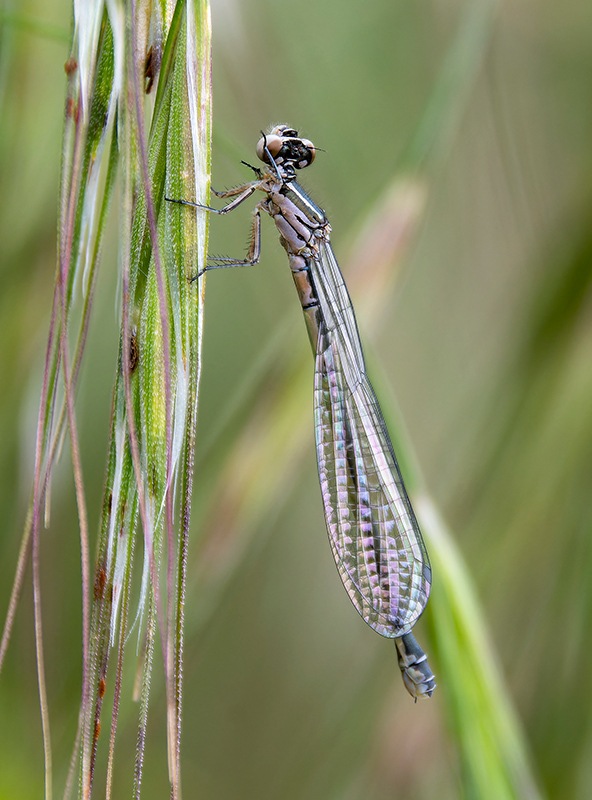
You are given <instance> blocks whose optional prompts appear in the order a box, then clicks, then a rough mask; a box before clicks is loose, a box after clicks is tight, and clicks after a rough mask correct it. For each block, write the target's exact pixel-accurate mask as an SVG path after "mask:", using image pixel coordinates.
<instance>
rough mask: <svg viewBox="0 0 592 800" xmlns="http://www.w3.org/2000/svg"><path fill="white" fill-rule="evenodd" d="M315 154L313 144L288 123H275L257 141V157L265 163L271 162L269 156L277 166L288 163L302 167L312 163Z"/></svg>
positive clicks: (297, 167)
mask: <svg viewBox="0 0 592 800" xmlns="http://www.w3.org/2000/svg"><path fill="white" fill-rule="evenodd" d="M315 155H316V149H315V146H314V144H313V143H312V142H311V141H309V140H308V139H303V138H302V137H301V136H298V131H296V130H294V128H290V126H289V125H276V126H275V127H273V128H272V129H271V130H270V132H269V133H264V134H263V136H262V137H261V138H260V139H259V141H258V142H257V157H258V158H259V159H260V160H261V161H263V162H265V163H266V164H271V160H270V157H271V159H273V161H274V162H275V163H276V164H277V165H278V166H279V165H280V164H286V165H288V164H289V165H291V166H292V167H294V168H295V169H304V167H308V165H309V164H312V162H313V161H314V157H315Z"/></svg>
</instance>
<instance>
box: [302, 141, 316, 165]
mask: <svg viewBox="0 0 592 800" xmlns="http://www.w3.org/2000/svg"><path fill="white" fill-rule="evenodd" d="M300 143H301V145H302V147H303V149H304V150H306V156H305V157H304V158H302V159H300V161H299V163H298V167H299V169H304V167H308V166H309V165H310V164H312V162H313V161H314V160H315V156H316V154H317V151H316V149H315V146H314V144H313V143H312V142H311V141H310V139H301V140H300Z"/></svg>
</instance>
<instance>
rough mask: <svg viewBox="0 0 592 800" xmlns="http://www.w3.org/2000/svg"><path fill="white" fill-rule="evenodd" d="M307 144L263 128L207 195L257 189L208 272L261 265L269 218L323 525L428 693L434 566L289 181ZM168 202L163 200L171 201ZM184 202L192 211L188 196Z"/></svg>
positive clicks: (330, 266)
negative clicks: (300, 371)
mask: <svg viewBox="0 0 592 800" xmlns="http://www.w3.org/2000/svg"><path fill="white" fill-rule="evenodd" d="M315 154H316V150H315V147H314V145H313V143H312V142H310V141H309V140H308V139H303V138H302V137H300V136H299V135H298V132H297V131H295V130H294V129H293V128H290V127H289V126H288V125H277V126H276V127H274V128H273V129H272V130H271V131H270V132H269V133H268V134H262V137H261V139H260V140H259V143H258V145H257V156H258V157H259V159H260V160H261V161H263V162H264V164H265V165H266V167H265V169H264V170H260V169H258V168H257V167H251V165H250V164H246V162H243V163H245V164H246V166H249V167H250V168H251V169H252V170H253V171H254V172H255V175H256V179H255V180H254V181H251V182H249V183H246V184H243V185H242V186H237V187H235V188H233V189H229V190H227V191H225V192H215V194H216V195H217V196H218V197H222V198H234V199H232V200H231V201H230V202H229V203H228V205H226V206H224V207H223V208H221V209H214V208H210V207H209V206H208V207H206V208H207V210H208V211H213V212H215V213H217V214H227V213H228V212H230V211H233V210H234V209H235V208H237V206H239V205H240V204H241V203H243V202H244V201H245V200H246V199H247V198H249V197H250V196H251V195H252V194H253V193H254V192H256V191H261V192H263V193H264V194H265V197H264V199H263V200H261V201H260V202H259V203H258V204H257V205H256V207H255V209H254V212H253V222H252V235H251V244H250V247H249V251H248V253H247V256H246V258H245V259H243V260H240V261H235V260H232V259H224V258H222V259H214V261H213V262H212V264H211V265H208V267H207V269H211V268H221V267H238V266H250V265H253V264H256V263H257V262H258V261H259V255H260V251H261V212H262V211H265V212H266V213H267V214H269V215H270V216H271V218H272V219H273V221H274V222H275V224H276V226H277V229H278V231H279V234H280V242H281V243H282V245H283V247H284V249H285V251H286V253H287V254H288V260H289V263H290V269H291V270H292V277H293V278H294V283H295V284H296V289H297V291H298V295H299V297H300V302H301V304H302V310H303V312H304V318H305V321H306V326H307V329H308V335H309V338H310V341H311V344H312V348H313V351H314V354H315V376H314V418H315V434H316V445H317V462H318V468H319V478H320V482H321V492H322V496H323V504H324V508H325V521H326V523H327V531H328V533H329V542H330V544H331V550H332V551H333V557H334V559H335V563H336V565H337V569H338V571H339V574H340V576H341V580H342V581H343V585H344V586H345V588H346V590H347V593H348V595H349V597H350V599H351V601H352V603H353V604H354V606H355V607H356V609H357V611H358V613H359V614H360V616H361V617H362V619H363V620H364V621H365V622H366V623H368V625H370V627H371V628H373V629H374V630H375V631H377V633H379V634H380V635H381V636H385V637H387V638H391V639H394V640H395V645H396V647H397V655H398V661H399V667H400V669H401V672H402V675H403V680H404V683H405V686H406V687H407V690H408V692H409V693H410V694H411V695H412V697H414V698H415V699H417V698H418V697H431V695H432V693H433V691H434V689H435V687H436V682H435V679H434V675H433V674H432V671H431V669H430V667H429V664H428V661H427V658H426V655H425V653H424V652H423V651H422V649H421V647H420V646H419V644H418V643H417V641H416V639H415V637H414V636H413V634H412V633H411V629H412V628H413V626H414V625H415V623H416V622H417V620H418V619H419V617H420V615H421V613H422V611H423V610H424V608H425V606H426V603H427V601H428V596H429V592H430V586H431V568H430V562H429V558H428V554H427V551H426V548H425V545H424V543H423V539H422V537H421V532H420V529H419V525H418V523H417V520H416V518H415V514H414V512H413V508H412V506H411V503H410V501H409V497H408V495H407V491H406V489H405V485H404V483H403V478H402V476H401V472H400V470H399V466H398V464H397V459H396V457H395V453H394V450H393V446H392V443H391V440H390V437H389V435H388V431H387V428H386V424H385V421H384V418H383V415H382V413H381V410H380V406H379V404H378V400H377V399H376V395H375V394H374V390H373V388H372V385H371V384H370V381H369V380H368V377H367V375H366V365H365V363H364V356H363V354H362V345H361V342H360V335H359V333H358V326H357V323H356V318H355V316H354V310H353V307H352V303H351V300H350V297H349V293H348V291H347V288H346V286H345V283H344V281H343V277H342V275H341V271H340V269H339V266H338V264H337V260H336V259H335V256H334V254H333V250H332V248H331V243H330V235H331V226H330V225H329V222H328V220H327V217H326V216H325V213H324V211H323V210H322V209H321V208H320V207H319V206H317V205H316V203H314V202H313V201H312V200H311V199H310V197H308V195H307V194H306V193H305V192H304V190H303V189H302V187H301V186H299V184H298V183H297V182H296V170H297V169H303V168H304V167H308V166H309V165H310V164H311V163H312V161H313V160H314V157H315ZM167 199H169V198H167ZM173 202H177V203H181V204H182V205H189V206H194V207H195V206H197V207H198V208H204V206H200V205H198V204H196V203H193V202H190V201H187V200H175V201H173Z"/></svg>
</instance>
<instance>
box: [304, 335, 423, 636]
mask: <svg viewBox="0 0 592 800" xmlns="http://www.w3.org/2000/svg"><path fill="white" fill-rule="evenodd" d="M339 330H340V326H339V325H337V327H336V328H335V329H334V330H333V331H328V330H326V329H325V328H324V326H322V327H321V330H320V332H319V339H318V346H317V354H316V368H315V385H314V409H315V434H316V443H317V458H318V466H319V477H320V482H321V492H322V496H323V504H324V508H325V518H326V523H327V530H328V534H329V540H330V543H331V549H332V551H333V557H334V558H335V563H336V564H337V569H338V570H339V574H340V576H341V579H342V581H343V584H344V586H345V588H346V590H347V593H348V594H349V596H350V599H351V601H352V603H353V604H354V606H355V607H356V609H357V611H358V613H359V614H360V615H361V617H362V618H363V619H364V621H365V622H367V623H368V625H370V627H372V628H373V629H374V630H375V631H377V633H380V634H381V635H382V636H387V637H389V638H395V637H399V636H403V635H404V634H406V633H409V631H410V630H411V628H412V627H413V625H414V624H415V622H416V621H417V619H418V618H419V616H420V614H421V613H422V611H423V610H424V608H425V606H426V603H427V600H428V596H429V591H430V583H431V570H430V565H429V559H428V555H427V552H426V549H425V546H424V544H423V541H422V538H421V534H420V531H419V527H418V524H417V522H416V519H415V515H414V513H413V509H412V508H411V504H410V502H409V499H408V497H407V493H406V491H405V487H404V485H403V480H402V478H401V474H400V472H399V468H398V465H397V462H396V459H395V456H394V454H393V449H392V445H391V442H390V439H389V437H388V434H387V433H386V430H385V428H384V424H383V421H382V415H381V413H380V409H379V406H378V402H377V400H376V397H375V395H374V391H373V389H372V386H371V385H370V382H369V381H368V378H367V377H366V375H365V373H364V372H363V371H359V370H358V372H357V375H356V377H355V380H354V381H353V384H354V386H353V390H352V388H351V387H350V386H349V385H348V381H347V380H346V377H345V376H346V375H347V374H348V373H349V374H350V375H351V374H352V371H353V365H352V364H351V363H350V364H349V365H346V364H344V360H343V357H342V351H341V348H340V346H337V345H336V342H338V341H339V336H338V335H337V333H338V331H339ZM358 344H359V343H358ZM353 349H354V350H355V349H356V348H355V346H354V348H353ZM362 363H363V362H362Z"/></svg>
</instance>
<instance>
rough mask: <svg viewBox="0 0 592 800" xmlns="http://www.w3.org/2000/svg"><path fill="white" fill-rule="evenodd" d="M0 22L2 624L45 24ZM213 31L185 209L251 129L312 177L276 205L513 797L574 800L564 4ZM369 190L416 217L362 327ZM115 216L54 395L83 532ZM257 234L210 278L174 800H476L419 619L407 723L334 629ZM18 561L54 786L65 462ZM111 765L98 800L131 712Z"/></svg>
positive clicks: (572, 6) (4, 701)
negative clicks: (469, 645)
mask: <svg viewBox="0 0 592 800" xmlns="http://www.w3.org/2000/svg"><path fill="white" fill-rule="evenodd" d="M4 9H5V10H4V11H3V12H1V13H2V18H1V29H0V35H1V40H0V103H1V112H0V119H1V123H0V178H1V181H0V183H1V186H2V190H3V204H2V213H1V214H0V242H1V248H0V251H1V254H2V258H1V261H0V269H1V274H2V291H1V292H0V308H1V318H2V336H1V337H0V358H1V360H2V361H1V363H2V374H4V376H5V377H4V380H3V391H2V393H1V394H0V404H1V406H0V409H1V410H0V426H1V434H2V442H3V447H2V451H1V456H0V457H1V461H0V468H1V476H2V479H1V480H0V502H1V508H2V515H1V522H0V524H1V525H2V532H1V534H0V548H1V554H0V611H1V612H2V613H4V609H5V608H6V604H7V602H8V597H9V592H10V586H11V583H12V578H13V569H14V564H15V562H16V557H17V552H18V547H19V532H20V530H21V528H22V525H23V521H24V514H25V509H26V503H27V499H28V493H29V489H30V481H31V470H32V464H33V453H34V449H33V448H34V432H35V420H36V412H37V402H38V400H37V398H38V395H39V388H40V383H41V375H42V365H43V356H44V348H45V337H46V333H47V328H48V322H49V314H50V305H51V297H52V285H53V278H54V269H55V249H56V246H55V233H56V217H57V196H58V176H59V164H60V152H61V144H60V136H61V128H62V118H63V116H62V115H63V103H64V95H65V75H64V71H63V64H64V61H65V60H66V58H67V55H68V39H69V20H70V7H69V4H68V3H67V2H65V1H64V0H55V2H50V3H48V2H43V3H41V2H39V0H24V1H23V0H21V2H18V3H16V2H14V3H12V4H11V3H10V2H8V3H6V4H5V6H4ZM212 16H213V36H214V166H213V185H214V186H215V187H216V188H219V187H223V186H226V185H232V184H236V183H239V182H242V181H243V180H247V179H249V172H248V170H246V169H245V168H244V167H243V166H241V164H240V163H239V162H240V159H241V158H244V159H246V160H250V161H253V160H254V158H255V156H254V146H255V143H256V141H257V139H258V136H259V131H260V129H261V128H262V127H266V126H267V125H268V124H269V123H271V122H280V121H283V122H288V123H289V124H291V125H293V126H295V127H296V128H298V129H299V130H300V131H301V132H302V133H303V134H304V135H306V136H308V137H309V138H311V139H313V141H314V142H315V144H317V145H318V146H319V147H321V148H323V149H324V150H325V151H326V152H323V153H320V154H319V156H318V158H317V160H316V162H315V164H314V166H313V168H312V169H311V170H309V171H308V172H309V174H305V175H304V176H303V183H304V185H305V186H307V187H308V188H309V189H310V191H311V194H312V195H313V197H314V198H315V199H316V200H317V201H318V202H319V203H320V204H321V205H322V206H323V207H324V208H325V209H326V210H327V213H328V215H329V218H330V220H331V222H332V225H333V229H334V233H333V242H334V246H335V250H336V252H337V255H338V257H339V258H340V261H341V262H342V264H343V267H344V271H345V272H346V278H347V275H348V269H349V270H351V272H350V273H349V274H350V276H351V291H352V295H353V300H354V304H355V305H356V307H358V308H359V313H358V316H359V325H360V328H361V330H362V332H363V336H364V341H365V345H366V350H367V354H368V361H369V363H370V365H371V368H372V373H373V375H374V376H375V377H376V383H377V385H378V388H379V392H380V394H381V397H382V398H383V400H384V405H385V411H387V415H388V417H389V420H390V421H391V423H392V422H394V421H396V419H397V418H398V415H397V414H396V412H395V408H396V406H395V398H396V402H397V403H398V405H399V406H400V409H401V419H403V420H404V424H405V428H406V434H407V438H408V440H409V441H410V442H412V443H413V448H414V450H415V454H416V457H417V464H418V465H419V467H420V469H421V473H422V475H423V478H424V480H425V486H426V488H427V490H428V491H429V493H430V495H431V497H432V498H433V499H434V500H435V502H436V503H437V505H438V507H439V509H440V512H441V514H442V516H443V517H444V519H445V520H446V522H447V524H448V526H449V528H450V530H451V531H452V533H453V536H454V539H455V541H456V543H457V544H458V547H459V548H460V550H461V551H462V553H463V555H464V557H465V559H466V563H467V567H468V570H469V574H470V575H471V576H472V578H473V580H474V582H475V585H476V589H477V593H478V595H479V597H480V600H481V602H482V604H483V608H484V612H485V619H486V626H487V631H486V632H488V634H489V635H490V637H491V642H492V644H493V647H494V650H495V652H496V657H497V659H498V662H499V666H500V668H501V671H502V674H503V676H504V680H505V685H506V690H507V694H508V699H509V701H510V702H511V703H512V704H513V705H514V707H515V709H516V712H517V714H518V716H519V719H520V722H521V725H522V728H523V732H524V735H525V738H526V741H527V745H528V748H529V751H530V756H531V759H532V769H533V773H534V776H535V779H536V781H537V782H538V784H539V787H540V791H541V794H542V795H544V796H549V797H557V798H571V797H582V798H583V797H589V796H591V795H592V727H591V720H592V713H591V712H592V708H591V706H592V702H591V701H592V691H591V689H590V685H589V679H588V676H589V675H590V673H591V672H592V634H591V633H590V626H589V624H588V622H589V617H590V615H589V609H590V607H591V605H592V552H591V547H592V545H591V537H590V531H591V522H592V511H591V508H592V503H591V500H592V489H591V486H592V426H591V424H590V421H589V418H590V416H591V414H590V411H591V409H592V370H591V369H590V365H591V363H592V330H591V329H592V304H591V301H592V291H591V288H592V287H591V282H592V281H591V279H592V268H591V267H592V224H591V223H592V171H591V167H592V158H591V153H592V149H591V147H590V142H592V104H591V103H590V75H591V74H592V48H591V47H590V37H591V34H592V6H590V5H589V4H586V3H581V2H575V0H568V2H566V3H562V4H561V5H558V4H556V3H553V2H551V0H541V2H538V3H533V2H526V0H514V2H511V3H510V2H506V3H501V2H500V3H494V2H491V1H488V2H485V1H484V0H481V1H480V2H477V0H475V2H472V3H455V2H418V3H408V2H392V0H374V2H368V3H365V4H362V3H360V2H357V0H339V2H338V1H337V0H326V2H318V0H317V2H313V0H301V2H300V3H298V4H289V3H282V2H277V1H276V2H274V1H273V0H246V1H243V2H239V0H224V1H223V0H213V3H212ZM389 192H390V194H389ZM393 192H394V193H395V197H396V198H399V200H400V202H401V203H402V204H403V206H404V204H405V202H409V198H415V197H420V198H423V200H424V202H425V205H420V206H419V208H420V211H421V214H420V216H419V217H418V225H417V227H412V226H410V227H409V231H408V232H407V233H408V236H407V239H408V241H407V243H406V248H405V250H404V253H403V252H402V251H399V250H397V251H395V253H394V256H396V260H397V266H396V269H397V270H398V272H397V273H396V274H397V281H396V285H395V281H392V282H389V281H388V280H386V281H385V284H384V286H385V288H384V290H382V291H381V292H380V295H381V297H380V299H381V303H382V309H381V312H380V314H378V313H372V311H367V312H366V313H364V309H365V308H370V309H371V308H372V307H371V306H370V305H369V304H368V303H367V304H366V305H365V297H366V295H365V291H366V290H367V289H368V286H367V285H366V284H371V278H372V274H373V263H372V259H370V258H369V259H368V262H369V263H366V264H362V266H361V267H360V264H359V259H356V258H355V256H354V254H355V252H356V248H358V249H359V246H360V244H361V243H364V242H365V238H364V236H365V234H364V231H365V230H367V227H365V226H368V225H370V226H371V225H372V224H373V221H374V223H375V221H376V219H377V217H378V215H380V214H381V213H382V211H383V210H384V208H385V206H386V205H387V204H388V198H389V197H392V196H393V195H392V193H393ZM395 205H396V203H395ZM398 207H399V206H397V208H398ZM112 216H113V219H112V220H111V226H110V236H109V237H108V238H107V239H106V241H105V243H104V247H103V263H102V268H101V276H100V279H99V290H98V296H97V302H96V305H95V316H94V319H93V322H92V325H91V331H90V339H89V345H88V352H87V356H86V362H85V366H84V367H83V373H82V381H81V385H80V388H79V392H78V397H77V401H78V413H79V422H80V432H81V445H82V448H83V467H84V476H85V480H86V485H87V495H88V502H89V512H90V519H91V530H93V531H94V530H96V520H97V519H98V514H99V505H100V497H101V488H102V482H103V474H104V467H105V456H106V449H107V448H106V445H107V443H106V437H107V432H108V419H109V408H110V393H111V386H112V381H113V376H114V370H115V362H116V352H117V337H118V328H117V326H118V316H117V306H116V302H115V300H114V297H115V292H116V285H117V275H116V265H117V239H116V236H117V219H116V214H113V215H112ZM248 225H249V212H248V210H244V211H238V212H237V213H236V215H233V216H232V217H230V218H223V219H214V220H213V221H212V226H211V228H212V231H211V248H210V250H211V252H212V253H221V254H223V255H232V256H234V255H239V254H240V253H242V252H243V249H244V247H245V243H246V237H247V232H248ZM263 235H264V250H263V256H262V263H261V265H260V266H259V267H258V268H256V269H252V270H236V271H229V272H221V273H218V274H216V273H214V274H212V275H211V276H210V277H209V278H208V287H207V300H206V324H205V346H204V367H203V381H202V389H201V392H202V393H201V406H200V422H199V430H198V453H197V464H196V481H195V482H196V500H195V529H194V530H195V538H194V541H193V542H192V547H191V554H190V557H191V564H190V567H189V576H190V578H189V591H188V598H187V645H186V668H185V681H186V683H185V686H186V689H185V692H186V694H185V730H184V737H185V738H184V746H183V762H184V786H185V793H186V796H188V797H203V798H224V799H225V798H246V799H249V798H260V799H261V800H265V799H266V798H345V799H346V800H358V799H361V798H372V800H383V798H384V800H386V798H394V797H400V798H435V797H437V798H456V797H459V796H478V795H476V794H475V790H474V787H472V786H471V784H470V781H468V780H467V770H466V765H463V763H462V758H461V757H460V756H459V742H458V737H457V736H456V735H455V734H454V730H455V728H454V724H453V720H454V719H455V714H456V711H455V709H454V708H453V707H452V704H451V698H450V695H449V693H447V686H446V680H445V675H442V673H441V672H440V673H438V667H439V665H440V664H439V648H438V647H437V646H436V641H435V638H436V637H435V636H434V631H433V629H432V627H433V626H432V620H431V614H432V612H431V610H430V609H428V611H427V612H426V619H425V620H422V622H421V623H420V624H419V626H418V628H417V629H416V630H417V633H418V636H419V638H420V639H421V640H422V643H423V644H424V646H425V649H426V650H427V651H428V652H429V653H430V661H431V663H432V666H433V668H434V670H435V671H436V673H437V675H438V677H439V680H440V684H439V687H438V690H437V692H436V694H435V696H434V698H433V699H432V701H431V702H429V703H420V704H417V705H416V706H415V705H413V703H412V702H411V701H410V699H409V697H408V696H407V694H406V692H405V691H404V689H403V687H402V684H401V681H400V677H399V672H398V669H397V666H396V661H395V657H394V652H393V649H392V646H389V644H388V643H387V642H385V641H383V640H381V639H380V638H379V637H377V636H375V635H373V634H372V632H371V631H370V630H368V629H367V628H366V626H365V625H364V624H363V623H362V622H361V620H360V619H358V617H357V615H356V614H355V613H354V611H353V609H352V608H351V607H350V604H349V603H348V601H347V599H346V597H345V594H344V593H343V589H342V588H341V586H340V581H339V579H338V577H337V575H336V573H335V568H334V566H333V563H332V558H331V555H330V550H329V547H328V546H327V542H326V540H325V539H326V534H325V527H324V521H323V517H322V508H321V501H320V495H319V490H318V483H317V476H316V466H315V457H314V446H313V428H312V362H311V358H310V353H309V352H308V350H309V344H308V341H307V338H306V334H305V330H304V326H303V323H302V320H301V313H300V310H299V307H298V303H297V301H296V298H295V296H294V290H293V288H292V285H291V283H292V282H291V278H290V276H289V271H288V268H287V264H286V258H285V254H284V252H283V251H282V249H281V247H280V246H279V245H278V242H277V235H276V233H275V231H274V230H273V226H272V225H271V224H270V223H269V224H268V221H267V220H266V221H264V230H263ZM402 256H404V257H402ZM360 270H361V272H360ZM364 270H366V273H364ZM392 274H393V276H394V275H395V266H394V265H393V273H392ZM356 301H358V302H356ZM302 370H305V372H302ZM293 434H294V435H293ZM294 442H295V444H294ZM42 558H43V569H42V580H43V591H44V625H45V637H46V647H47V652H48V658H47V672H48V685H49V697H50V712H51V715H52V722H53V729H52V733H53V746H54V751H55V769H56V785H57V786H61V785H62V784H61V782H62V781H63V777H64V775H65V772H66V769H67V762H68V758H69V754H70V749H71V745H72V741H73V739H74V736H75V731H76V723H77V713H78V697H79V691H80V655H79V654H80V577H79V570H80V565H79V562H80V555H79V545H78V533H77V522H76V514H75V506H74V498H73V489H72V481H71V473H70V469H69V463H68V455H67V448H65V451H64V457H63V460H62V463H61V466H60V469H59V470H58V471H57V473H56V478H55V480H54V486H53V495H52V510H51V526H50V529H49V531H48V532H46V533H45V534H44V537H43V544H42ZM434 581H435V585H436V586H437V584H438V574H436V575H435V578H434ZM27 586H28V587H29V584H27ZM434 602H437V597H435V598H434ZM133 650H134V647H133V644H132V646H131V647H130V653H129V656H128V657H129V659H130V669H131V670H132V672H133V659H134V654H133ZM470 689H471V687H467V693H468V694H469V695H470ZM153 692H154V707H153V716H152V727H151V739H150V741H149V743H148V749H147V759H146V763H147V767H146V781H145V785H144V792H145V796H146V797H163V796H165V794H166V793H168V789H167V782H166V748H165V746H164V741H165V740H164V735H165V728H164V714H163V709H164V699H163V695H162V689H161V683H160V682H159V681H158V680H155V681H154V689H153ZM473 711H474V713H476V714H478V713H479V709H478V707H475V708H474V709H473ZM457 724H458V720H457ZM119 740H120V743H121V744H120V747H121V750H120V753H119V763H118V765H117V770H119V773H120V775H119V778H120V785H123V786H125V787H127V786H128V785H129V786H131V767H130V763H131V762H130V758H131V755H132V754H133V750H134V745H135V709H134V707H133V704H132V703H131V702H130V701H127V702H126V703H125V706H124V708H123V709H122V719H121V729H120V734H119ZM485 756H486V754H484V758H485ZM42 781H43V757H42V745H41V732H40V722H39V710H38V701H37V688H36V672H35V660H34V640H33V626H32V604H31V591H30V588H28V589H27V592H26V594H25V596H24V597H23V601H22V603H21V605H20V608H19V613H18V618H17V625H16V629H15V633H14V636H13V640H12V644H11V649H10V651H9V655H8V660H7V664H6V666H5V670H4V672H3V674H2V676H1V678H0V798H21V797H22V798H29V797H40V796H41V792H42V785H43V783H42ZM480 796H483V795H480ZM490 796H491V797H496V796H497V795H496V794H495V793H494V792H493V790H492V793H491V794H490ZM516 796H520V795H518V794H517V795H516Z"/></svg>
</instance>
